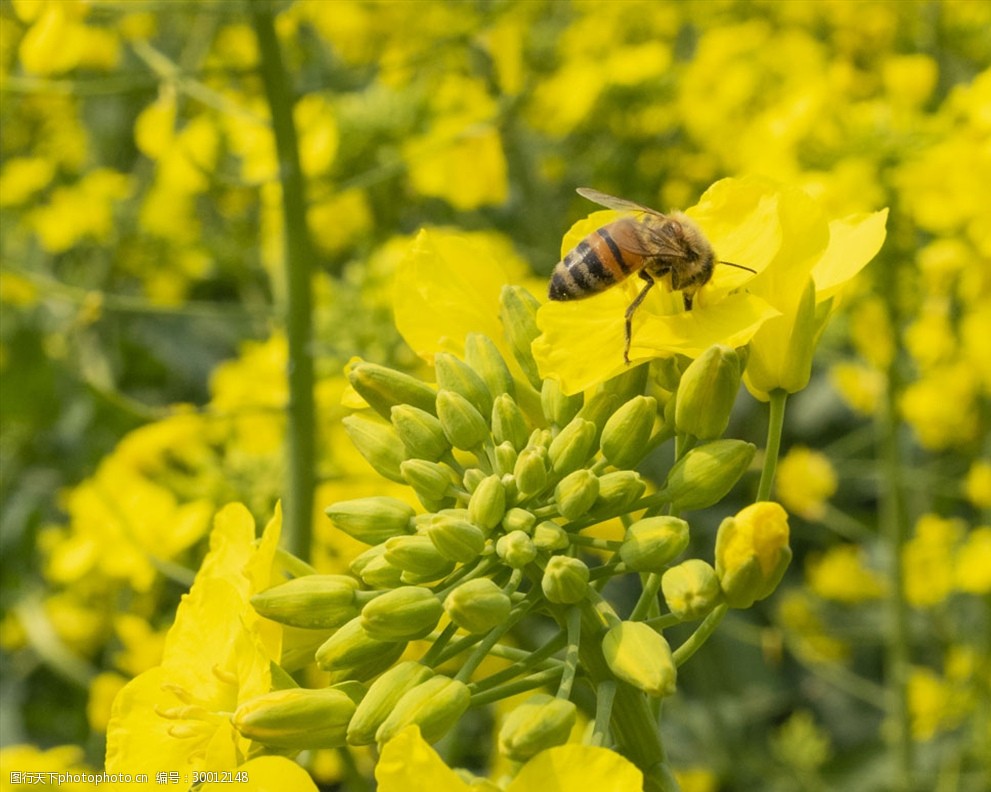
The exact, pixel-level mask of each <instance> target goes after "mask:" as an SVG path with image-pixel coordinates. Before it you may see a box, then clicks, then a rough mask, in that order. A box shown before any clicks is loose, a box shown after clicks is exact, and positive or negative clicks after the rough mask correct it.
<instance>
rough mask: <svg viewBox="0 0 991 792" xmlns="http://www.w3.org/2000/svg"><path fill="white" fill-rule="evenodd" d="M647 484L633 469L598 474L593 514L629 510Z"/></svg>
mask: <svg viewBox="0 0 991 792" xmlns="http://www.w3.org/2000/svg"><path fill="white" fill-rule="evenodd" d="M646 489H647V485H646V484H645V483H644V481H643V479H642V478H640V474H639V473H637V472H636V471H635V470H614V471H613V472H612V473H606V474H604V475H602V476H599V497H598V498H596V499H595V503H594V504H593V506H592V512H593V513H594V514H620V513H622V512H626V511H628V510H629V507H630V506H632V505H633V504H634V503H636V501H637V499H638V498H639V497H640V496H641V495H643V493H644V491H646Z"/></svg>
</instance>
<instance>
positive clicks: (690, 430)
mask: <svg viewBox="0 0 991 792" xmlns="http://www.w3.org/2000/svg"><path fill="white" fill-rule="evenodd" d="M739 390H740V358H739V356H738V355H737V354H736V350H735V349H733V348H732V347H729V346H726V345H725V344H714V345H713V346H711V347H709V348H708V349H707V350H706V351H705V352H703V353H702V354H701V355H700V356H699V357H698V358H696V359H695V360H693V361H692V363H691V364H690V365H689V366H688V368H687V369H685V373H684V374H683V375H682V377H681V384H680V385H679V386H678V401H677V405H676V407H675V413H674V421H675V428H676V429H677V430H678V431H679V432H683V433H684V434H690V435H694V436H695V437H697V438H698V439H699V440H715V439H716V438H718V437H721V436H722V434H723V432H725V431H726V427H727V426H728V425H729V416H730V412H731V411H732V409H733V402H735V401H736V394H737V392H738V391H739Z"/></svg>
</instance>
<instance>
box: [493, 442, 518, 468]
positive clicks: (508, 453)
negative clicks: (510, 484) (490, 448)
mask: <svg viewBox="0 0 991 792" xmlns="http://www.w3.org/2000/svg"><path fill="white" fill-rule="evenodd" d="M495 456H496V470H497V471H498V472H499V473H500V475H505V474H507V473H510V474H511V473H512V472H513V468H515V467H516V457H517V454H516V449H515V448H513V444H512V443H510V442H508V441H507V442H505V443H500V444H499V445H497V446H496V449H495Z"/></svg>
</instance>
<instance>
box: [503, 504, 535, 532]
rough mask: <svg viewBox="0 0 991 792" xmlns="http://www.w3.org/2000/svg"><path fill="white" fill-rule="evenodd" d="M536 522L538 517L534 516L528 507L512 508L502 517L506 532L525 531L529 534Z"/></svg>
mask: <svg viewBox="0 0 991 792" xmlns="http://www.w3.org/2000/svg"><path fill="white" fill-rule="evenodd" d="M536 524H537V518H536V517H534V515H533V512H529V511H527V510H526V509H519V508H514V509H510V510H509V511H507V512H506V515H505V516H504V517H503V518H502V529H503V530H504V531H505V532H506V533H512V532H513V531H523V533H527V534H529V533H532V532H533V526H535V525H536Z"/></svg>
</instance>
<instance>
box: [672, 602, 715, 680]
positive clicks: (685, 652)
mask: <svg viewBox="0 0 991 792" xmlns="http://www.w3.org/2000/svg"><path fill="white" fill-rule="evenodd" d="M728 610H729V605H726V604H723V605H719V606H717V607H716V609H715V610H714V611H713V612H712V613H710V614H709V615H708V616H706V617H705V620H704V621H703V622H702V623H701V624H700V625H699V626H698V628H697V629H696V630H695V632H693V633H692V634H691V635H690V636H689V637H688V640H687V641H685V642H684V643H683V644H682V645H681V646H679V647H678V648H677V649H675V650H674V652H673V653H672V654H673V655H674V664H675V665H676V666H680V665H682V664H683V663H684V662H685V661H686V660H688V658H689V657H691V656H692V655H693V654H695V653H696V652H697V651H698V650H699V649H701V648H702V644H704V643H705V642H706V641H708V640H709V637H710V636H711V635H712V634H713V633H714V632H715V631H716V628H717V627H718V626H719V622H721V621H722V620H723V617H724V616H725V615H726V611H728Z"/></svg>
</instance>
